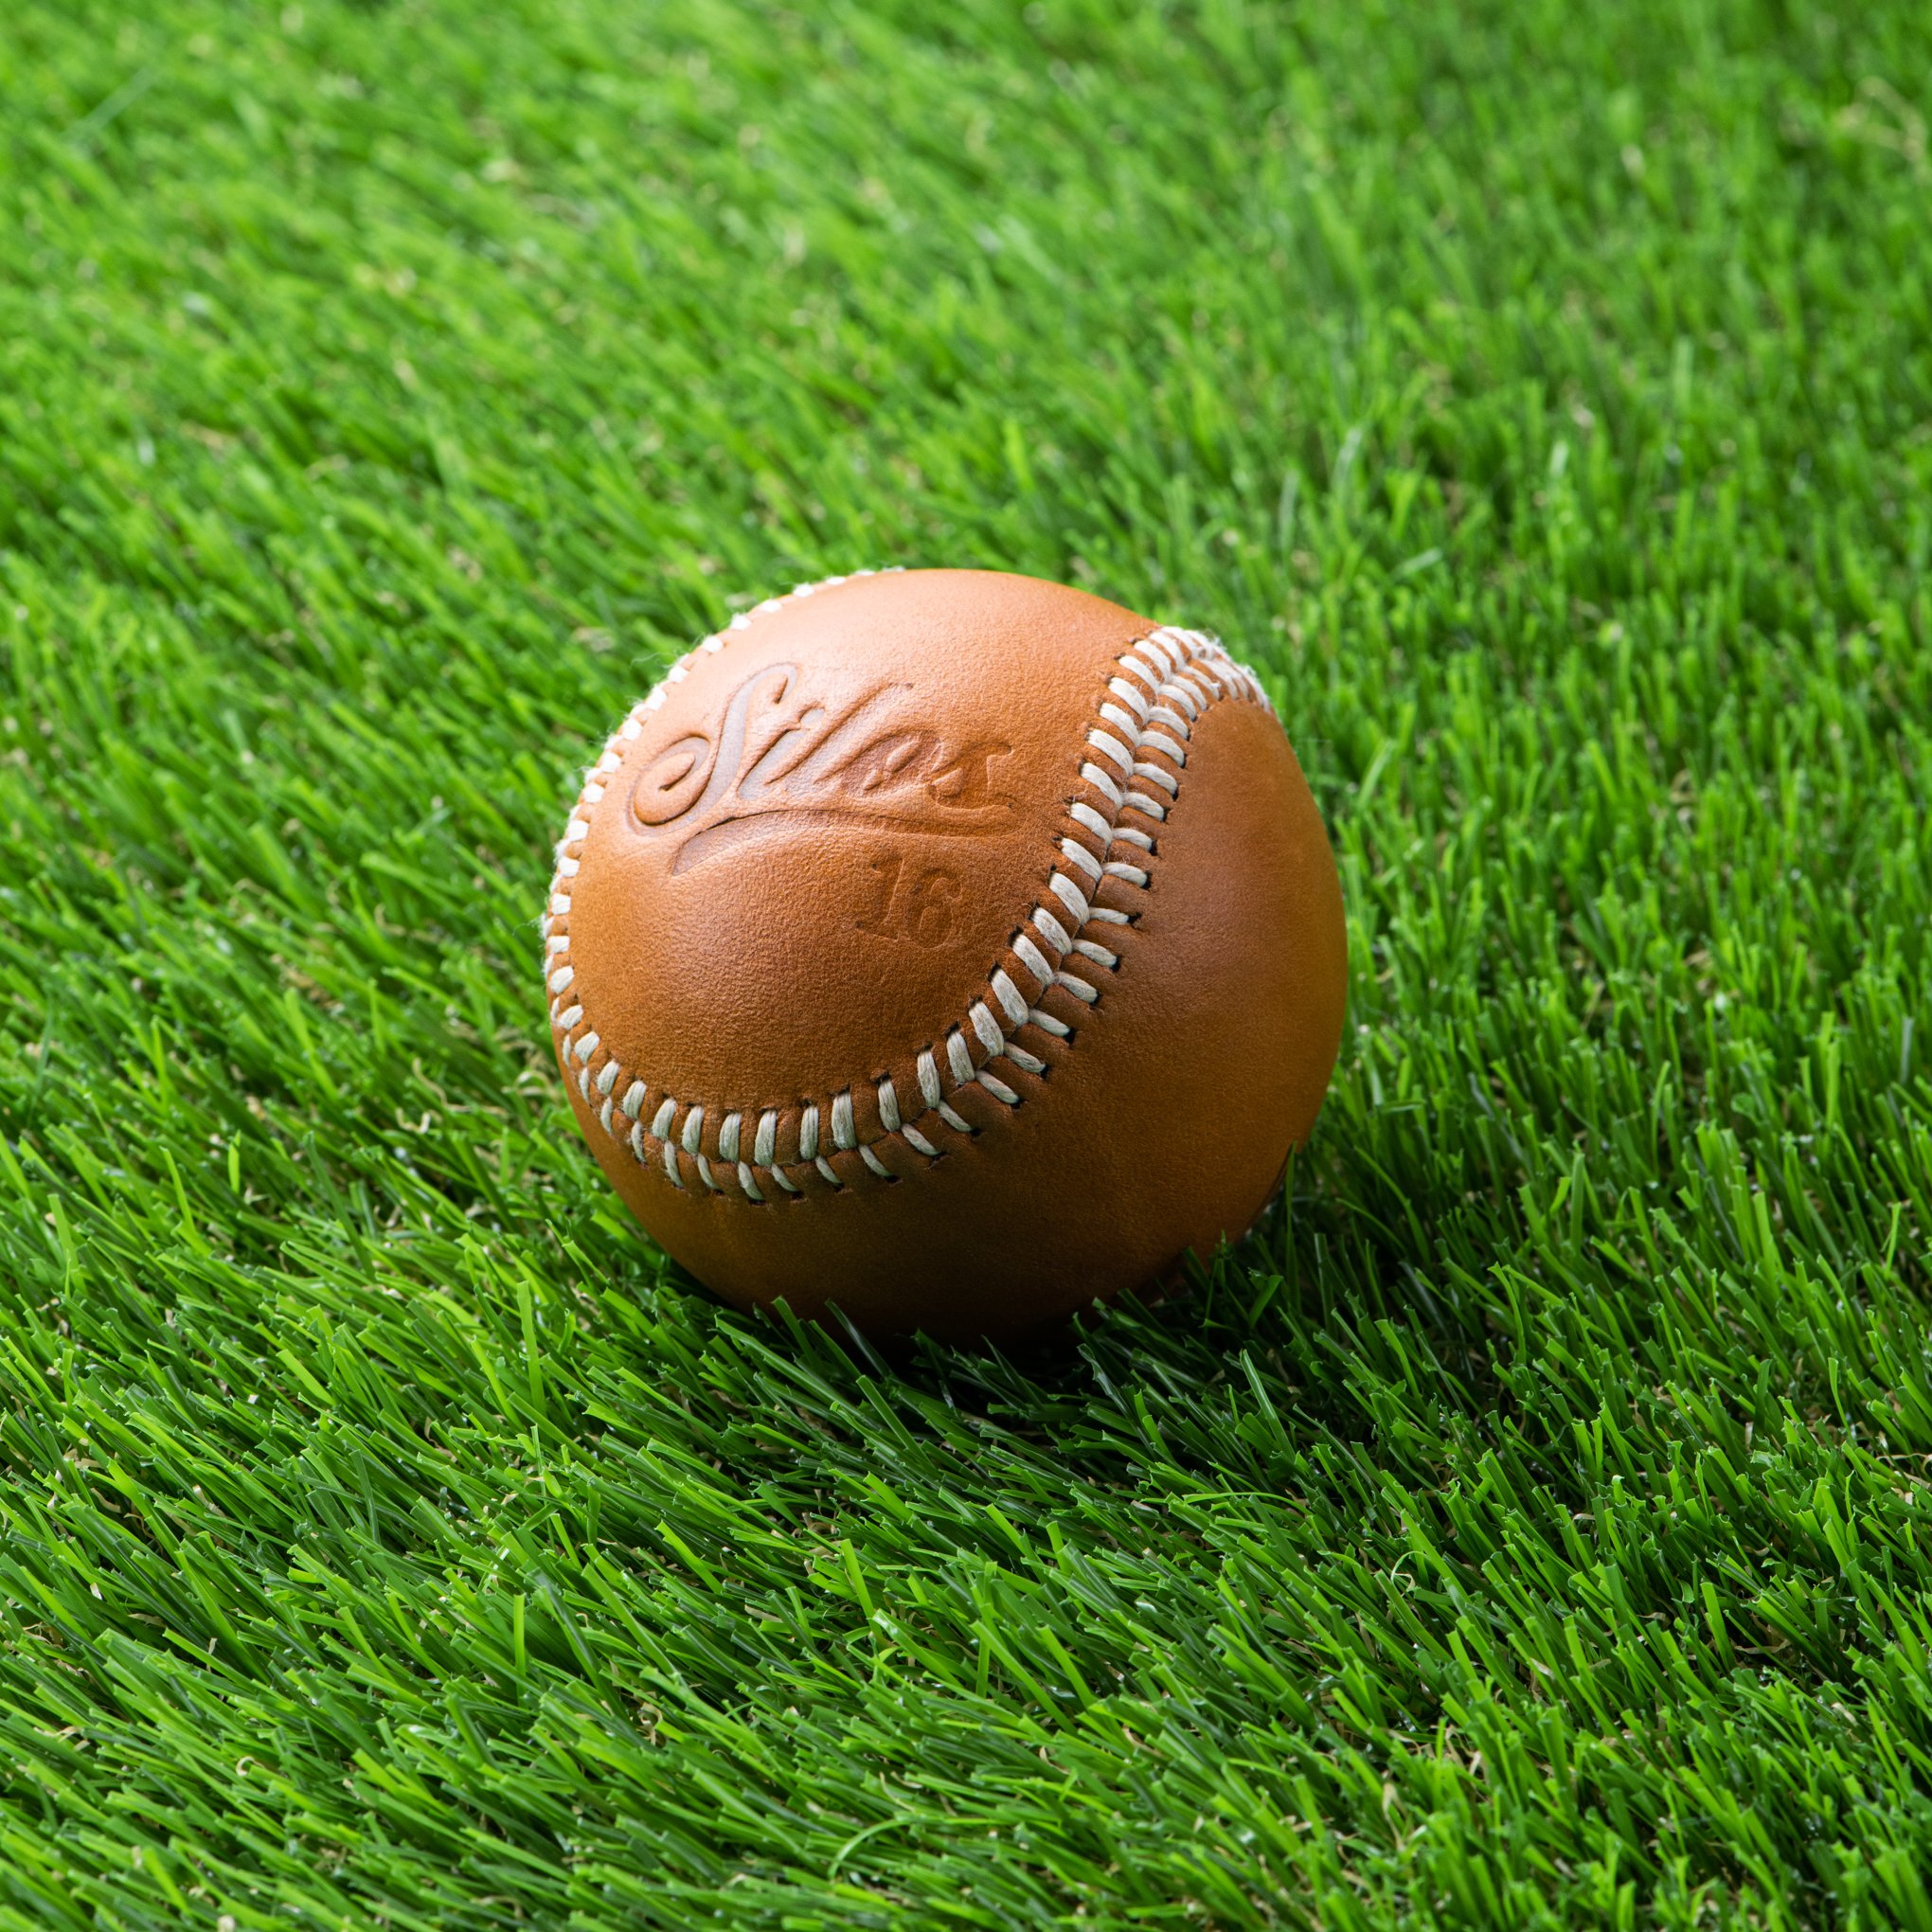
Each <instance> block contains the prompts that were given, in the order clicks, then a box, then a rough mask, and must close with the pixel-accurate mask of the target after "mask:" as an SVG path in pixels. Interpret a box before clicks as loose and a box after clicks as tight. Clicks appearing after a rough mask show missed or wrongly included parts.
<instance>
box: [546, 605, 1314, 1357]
mask: <svg viewBox="0 0 1932 1932" xmlns="http://www.w3.org/2000/svg"><path fill="white" fill-rule="evenodd" d="M545 933H546V942H547V946H548V953H547V957H546V973H547V984H548V989H549V993H550V1018H551V1026H552V1029H553V1030H554V1035H555V1040H556V1047H557V1055H558V1060H559V1064H561V1065H562V1067H563V1069H564V1076H565V1080H566V1082H567V1085H568V1088H569V1093H570V1103H571V1105H572V1107H573V1108H574V1109H575V1111H576V1114H577V1118H578V1124H579V1125H580V1126H581V1128H582V1130H583V1134H584V1137H585V1139H587V1140H588V1141H589V1143H590V1146H591V1149H592V1151H593V1152H594V1153H595V1154H596V1155H597V1157H598V1160H599V1162H600V1163H601V1164H602V1166H603V1169H604V1172H606V1173H607V1174H608V1175H609V1176H610V1178H611V1180H612V1182H613V1184H614V1185H615V1186H616V1188H617V1191H618V1193H619V1194H621V1195H622V1196H623V1198H624V1200H625V1201H626V1202H627V1203H628V1204H629V1206H630V1207H631V1208H632V1210H633V1212H634V1213H635V1215H636V1216H637V1218H638V1219H639V1220H640V1221H641V1222H642V1223H643V1224H644V1225H645V1226H646V1228H648V1229H649V1230H650V1232H651V1234H652V1235H653V1237H654V1238H655V1240H656V1241H657V1242H658V1243H660V1244H661V1245H662V1246H663V1247H664V1248H665V1249H666V1250H667V1251H668V1252H669V1253H670V1254H671V1255H672V1256H673V1257H675V1259H676V1260H677V1261H680V1262H682V1263H683V1264H684V1266H685V1267H687V1268H688V1269H689V1271H690V1272H691V1273H692V1274H693V1275H695V1276H696V1277H697V1278H698V1279H700V1280H701V1281H703V1282H705V1283H707V1285H708V1286H709V1287H711V1288H712V1289H714V1290H715V1291H716V1292H717V1293H718V1294H720V1295H722V1296H724V1297H725V1298H726V1299H727V1300H730V1301H733V1302H736V1303H738V1304H740V1305H741V1306H748V1305H751V1304H756V1303H766V1302H770V1301H773V1300H776V1299H778V1297H783V1298H784V1299H785V1300H786V1301H787V1302H789V1304H790V1305H791V1306H792V1307H793V1308H794V1309H795V1310H796V1311H797V1312H798V1313H799V1314H801V1315H817V1314H819V1313H820V1312H822V1311H823V1310H825V1309H826V1307H827V1305H828V1304H831V1303H836V1304H837V1306H838V1307H839V1308H840V1309H841V1310H843V1311H844V1313H845V1314H846V1315H848V1316H849V1317H850V1319H851V1320H852V1321H853V1322H855V1323H856V1324H857V1325H858V1326H859V1327H860V1328H861V1329H862V1330H865V1331H867V1332H868V1333H905V1332H910V1331H912V1330H916V1329H923V1330H924V1331H926V1332H927V1333H931V1334H934V1335H937V1336H939V1337H942V1338H945V1339H950V1340H962V1341H970V1340H973V1339H975V1338H978V1337H990V1338H993V1339H999V1338H1002V1337H1008V1336H1012V1335H1015V1334H1018V1333H1023V1332H1025V1331H1027V1330H1029V1329H1031V1328H1034V1327H1037V1326H1039V1325H1041V1324H1044V1323H1047V1322H1049V1321H1051V1320H1053V1319H1054V1318H1055V1317H1058V1316H1062V1315H1065V1314H1066V1313H1068V1312H1069V1311H1071V1310H1073V1309H1076V1308H1079V1307H1082V1306H1083V1305H1084V1304H1086V1303H1087V1302H1089V1301H1091V1300H1093V1299H1096V1298H1101V1299H1104V1298H1106V1297H1112V1296H1114V1295H1117V1294H1118V1293H1120V1292H1121V1291H1122V1290H1123V1289H1128V1288H1136V1287H1142V1286H1144V1285H1147V1284H1152V1283H1157V1282H1159V1281H1162V1280H1163V1279H1170V1278H1172V1274H1173V1272H1174V1271H1175V1269H1176V1267H1177V1265H1178V1264H1179V1263H1180V1261H1182V1259H1183V1257H1184V1256H1185V1255H1186V1253H1187V1251H1188V1250H1189V1249H1190V1248H1191V1249H1192V1250H1193V1251H1194V1252H1195V1253H1196V1254H1199V1255H1202V1256H1204V1257H1205V1256H1207V1255H1208V1254H1210V1253H1211V1252H1212V1250H1213V1248H1214V1247H1215V1245H1216V1243H1219V1242H1220V1241H1222V1240H1223V1239H1224V1238H1237V1237H1239V1236H1240V1235H1241V1234H1242V1233H1243V1232H1244V1231H1245V1230H1246V1228H1247V1227H1248V1226H1249V1225H1250V1224H1251V1223H1252V1222H1253V1221H1254V1219H1255V1217H1256V1215H1257V1214H1259V1213H1260V1211H1261V1207H1263V1205H1264V1204H1265V1203H1266V1201H1267V1199H1268V1196H1269V1193H1270V1192H1271V1190H1273V1189H1274V1187H1275V1185H1276V1184H1277V1182H1278V1180H1279V1177H1280V1174H1281V1171H1282V1167H1283V1164H1284V1163H1285V1161H1286V1159H1287V1155H1288V1152H1289V1150H1290V1148H1291V1147H1294V1146H1295V1145H1297V1143H1299V1142H1300V1141H1302V1140H1304V1139H1306V1137H1307V1136H1308V1133H1309V1130H1310V1129H1311V1128H1312V1127H1313V1126H1314V1124H1315V1114H1316V1111H1317V1109H1318V1108H1319V1107H1320V1105H1321V1099H1322V1094H1323V1092H1324V1090H1325V1089H1326V1087H1327V1085H1328V1079H1329V1074H1330V1071H1331V1069H1332V1067H1333V1064H1334V1057H1335V1049H1336V1047H1337V1045H1338V1043H1339V1040H1340V1036H1341V1025H1342V1005H1343V994H1344V986H1345V979H1346V954H1345V942H1344V934H1343V922H1342V903H1341V892H1340V887H1339V886H1338V884H1337V881H1336V877H1335V867H1334V860H1333V855H1332V854H1331V852H1330V850H1329V845H1328V839H1327V837H1326V835H1325V833H1324V832H1323V830H1322V824H1321V819H1320V816H1319V814H1317V812H1316V810H1315V800H1314V799H1313V798H1312V797H1311V796H1310V795H1309V790H1308V785H1307V781H1306V780H1305V779H1304V778H1302V775H1301V769H1300V767H1299V766H1298V765H1297V763H1296V761H1295V754H1294V753H1293V752H1292V751H1291V750H1290V749H1289V747H1288V741H1287V739H1286V738H1285V737H1284V736H1283V735H1282V731H1281V727H1280V725H1279V724H1278V723H1277V722H1276V719H1275V716H1274V714H1273V712H1272V710H1271V709H1270V708H1269V706H1268V704H1267V701H1266V699H1265V698H1264V697H1263V695H1262V693H1261V687H1260V685H1259V684H1258V683H1257V682H1256V680H1255V678H1254V676H1253V674H1252V673H1251V672H1249V671H1247V670H1246V669H1244V668H1243V666H1242V665H1240V664H1237V663H1236V662H1235V661H1234V659H1233V658H1231V657H1230V656H1228V654H1227V653H1225V651H1224V650H1223V649H1222V648H1221V646H1220V645H1219V644H1217V643H1215V642H1214V641H1213V640H1212V639H1210V638H1207V637H1205V636H1203V635H1200V634H1198V633H1196V632H1192V631H1181V630H1175V629H1172V628H1169V627H1166V626H1162V625H1156V624H1154V623H1151V622H1149V621H1148V620H1147V619H1146V618H1145V617H1136V616H1135V615H1134V613H1133V612H1132V611H1127V610H1122V609H1121V608H1120V607H1119V606H1118V604H1111V603H1107V602H1104V601H1103V600H1102V599H1100V598H1096V597H1089V596H1086V595H1085V594H1084V593H1082V592H1081V591H1077V590H1069V589H1066V588H1064V586H1062V585H1059V584H1054V583H1043V582H1039V581H1035V580H1034V579H1031V578H1026V577H1009V576H1004V575H1000V574H997V573H994V572H990V571H976V570H920V571H906V572H887V573H883V574H880V575H871V574H867V575H863V576H857V577H850V578H843V579H834V580H833V581H831V582H829V583H821V584H814V585H809V586H801V587H800V588H799V589H797V590H796V591H794V592H793V593H792V594H791V595H790V596H789V597H783V598H776V599H772V600H771V601H769V602H767V603H764V604H761V605H760V607H759V608H758V609H757V610H754V611H751V612H748V613H746V614H745V615H744V616H742V617H737V618H735V619H734V620H733V621H732V624H731V626H730V628H729V629H728V630H726V631H725V632H723V633H722V634H721V635H717V636H714V637H707V638H706V639H705V641H704V642H703V643H702V644H701V645H699V646H698V648H697V649H696V650H695V651H693V652H691V653H690V654H689V656H687V657H685V658H684V659H683V660H682V661H681V662H679V663H678V664H676V665H675V666H673V667H672V669H671V671H670V673H669V674H668V675H667V677H666V678H665V680H664V682H663V683H662V684H661V685H659V686H658V687H657V689H655V690H653V692H652V693H651V695H650V696H649V697H647V698H646V699H645V700H644V701H643V703H642V704H640V705H639V706H637V707H636V708H635V710H634V711H633V712H632V713H631V715H630V717H629V718H627V719H626V720H625V721H624V723H623V725H621V726H620V727H619V729H618V730H617V734H616V736H615V737H613V738H612V739H611V741H610V742H609V743H608V745H607V746H606V747H605V749H604V753H603V756H602V757H601V758H600V759H599V760H598V761H597V763H596V765H595V766H594V767H593V768H592V770H591V772H590V774H589V776H588V778H586V780H585V783H584V786H583V791H582V795H581V797H580V798H579V800H578V803H577V809H576V811H575V812H574V813H573V814H572V815H571V820H570V824H569V826H568V828H567V830H566V831H565V832H564V842H563V844H562V845H561V846H560V847H559V848H558V860H557V876H556V880H555V882H554V885H553V887H552V893H551V899H550V904H549V909H548V913H547V917H546V922H545Z"/></svg>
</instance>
